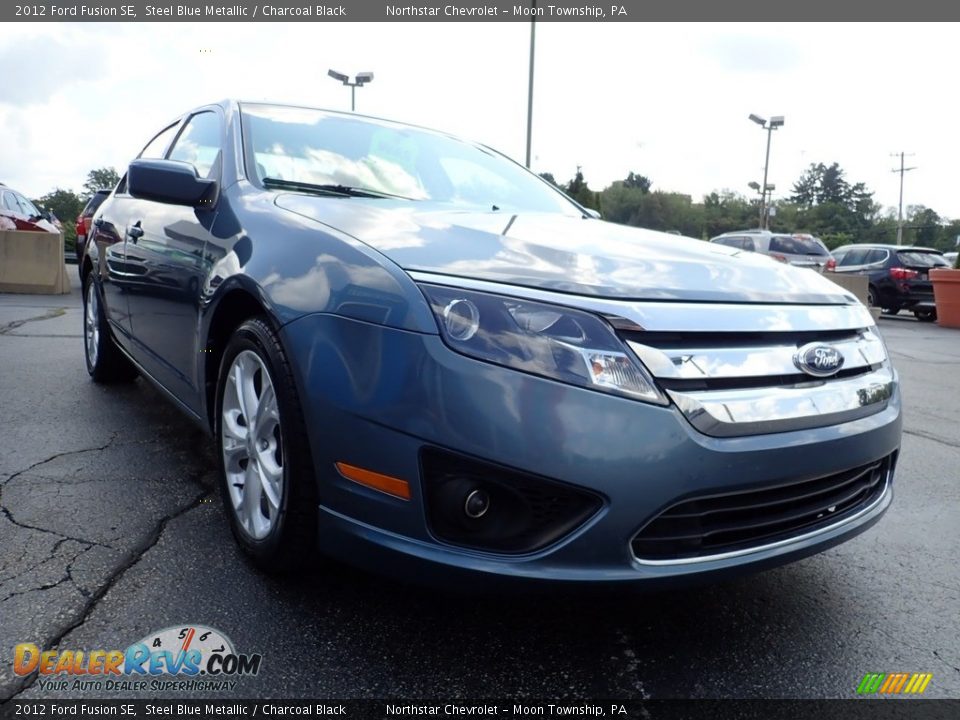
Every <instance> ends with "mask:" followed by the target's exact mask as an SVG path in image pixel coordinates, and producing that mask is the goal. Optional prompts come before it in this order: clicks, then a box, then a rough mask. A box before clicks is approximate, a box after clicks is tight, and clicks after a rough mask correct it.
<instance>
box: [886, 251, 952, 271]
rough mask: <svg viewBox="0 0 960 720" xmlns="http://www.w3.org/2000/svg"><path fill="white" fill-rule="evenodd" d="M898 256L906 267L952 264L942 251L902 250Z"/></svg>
mask: <svg viewBox="0 0 960 720" xmlns="http://www.w3.org/2000/svg"><path fill="white" fill-rule="evenodd" d="M897 256H898V257H899V258H900V263H901V264H902V265H903V266H904V267H944V266H946V265H949V264H950V263H949V262H947V259H946V258H945V257H944V256H943V255H941V254H940V253H935V252H923V251H922V250H910V251H906V252H904V251H901V252H898V253H897Z"/></svg>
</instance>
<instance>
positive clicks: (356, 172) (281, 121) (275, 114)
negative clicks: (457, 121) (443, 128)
mask: <svg viewBox="0 0 960 720" xmlns="http://www.w3.org/2000/svg"><path fill="white" fill-rule="evenodd" d="M241 114H242V118H243V130H244V142H245V145H246V149H245V152H246V155H247V162H248V171H249V173H250V174H251V175H252V176H254V177H256V178H257V180H258V181H259V182H260V183H261V184H264V185H265V186H272V187H274V188H277V189H282V188H283V186H284V185H285V186H286V187H287V188H290V189H298V190H302V191H304V192H310V191H311V187H309V186H314V187H313V189H315V190H316V191H318V192H320V191H322V190H323V189H324V188H326V189H327V191H328V192H327V194H328V196H329V195H332V196H337V195H339V196H340V197H349V196H351V195H350V194H349V193H348V192H346V191H348V190H351V189H352V190H356V191H364V190H366V191H369V192H371V193H374V194H383V195H387V196H399V197H400V198H402V199H406V200H420V201H431V202H439V203H445V204H451V205H456V206H463V207H466V208H471V209H483V210H505V211H517V210H524V211H533V212H550V213H564V214H568V215H579V211H578V210H577V208H576V206H574V205H573V204H572V203H571V202H570V201H568V200H567V199H566V198H565V197H564V196H563V195H562V194H561V193H559V192H558V191H556V190H554V189H553V188H551V187H550V186H549V185H547V184H546V183H544V182H543V181H542V180H541V179H540V178H538V177H537V176H535V175H533V174H532V173H530V172H528V171H527V170H525V169H524V168H522V167H521V166H520V165H517V164H516V163H514V162H512V161H511V160H508V159H507V158H505V157H504V156H502V155H500V154H498V153H496V152H494V151H492V150H490V149H488V148H485V147H481V146H478V145H474V144H473V143H469V142H464V141H461V140H457V139H455V138H452V137H450V136H448V135H444V134H442V133H437V132H432V131H429V130H421V129H418V128H413V127H408V126H405V125H399V124H395V123H390V122H386V121H380V120H372V119H368V118H358V117H349V116H344V115H337V114H333V113H327V112H324V111H321V110H313V109H308V108H292V107H282V106H274V105H257V104H244V105H243V106H242V107H241ZM266 179H269V181H268V182H267V183H264V182H263V181H264V180H266ZM271 181H272V182H271ZM298 184H299V185H300V186H301V187H298V188H295V187H294V186H295V185H298ZM333 189H336V192H330V191H331V190H333ZM360 194H361V193H360V192H358V193H354V194H353V195H352V196H353V197H356V196H357V195H360ZM364 197H366V196H365V195H364ZM378 201H383V200H382V199H381V200H378Z"/></svg>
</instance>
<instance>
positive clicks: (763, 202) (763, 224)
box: [760, 125, 773, 230]
mask: <svg viewBox="0 0 960 720" xmlns="http://www.w3.org/2000/svg"><path fill="white" fill-rule="evenodd" d="M772 137H773V126H772V125H770V126H768V127H767V157H766V159H765V160H764V161H763V194H762V195H761V196H760V228H761V229H762V230H766V229H767V226H768V225H769V224H770V223H769V222H767V168H769V167H770V138H772Z"/></svg>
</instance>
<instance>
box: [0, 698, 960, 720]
mask: <svg viewBox="0 0 960 720" xmlns="http://www.w3.org/2000/svg"><path fill="white" fill-rule="evenodd" d="M105 717H116V718H126V719H129V718H176V719H178V720H179V719H181V718H197V719H198V720H207V719H216V720H223V719H224V718H264V719H265V720H269V719H270V718H354V719H361V720H366V719H368V718H369V719H377V720H380V719H383V720H390V719H391V718H430V717H433V718H445V719H449V718H461V719H462V718H503V719H504V720H506V719H507V718H552V719H553V720H568V719H570V718H597V717H602V718H608V719H610V720H618V719H623V720H628V719H629V720H633V719H634V718H642V719H644V720H700V719H701V718H702V719H704V720H707V719H709V720H727V719H729V720H734V719H736V720H807V719H808V718H816V719H817V720H912V719H914V718H916V719H917V720H941V719H942V720H956V718H957V717H960V700H923V699H919V698H910V699H905V698H904V699H892V698H891V699H887V700H866V699H852V700H644V701H636V700H616V699H614V700H610V699H604V700H415V701H411V700H193V699H184V700H146V701H145V700H9V701H7V702H6V703H4V704H0V720H23V719H24V718H73V719H75V720H100V719H101V718H105Z"/></svg>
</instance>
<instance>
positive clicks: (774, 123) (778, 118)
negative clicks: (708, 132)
mask: <svg viewBox="0 0 960 720" xmlns="http://www.w3.org/2000/svg"><path fill="white" fill-rule="evenodd" d="M750 119H751V120H752V121H753V122H755V123H756V124H757V125H759V126H760V127H762V128H763V129H764V130H766V131H767V156H766V159H765V160H764V161H763V187H762V188H761V194H760V229H761V230H767V229H768V228H769V225H770V222H769V217H768V216H767V173H768V170H769V169H770V140H771V138H772V137H773V131H774V130H776V129H777V128H779V127H783V120H784V118H783V115H774V116H773V117H771V118H770V121H769V122H767V120H766V119H765V118H762V117H760V116H759V115H754V114H752V113H751V114H750Z"/></svg>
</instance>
